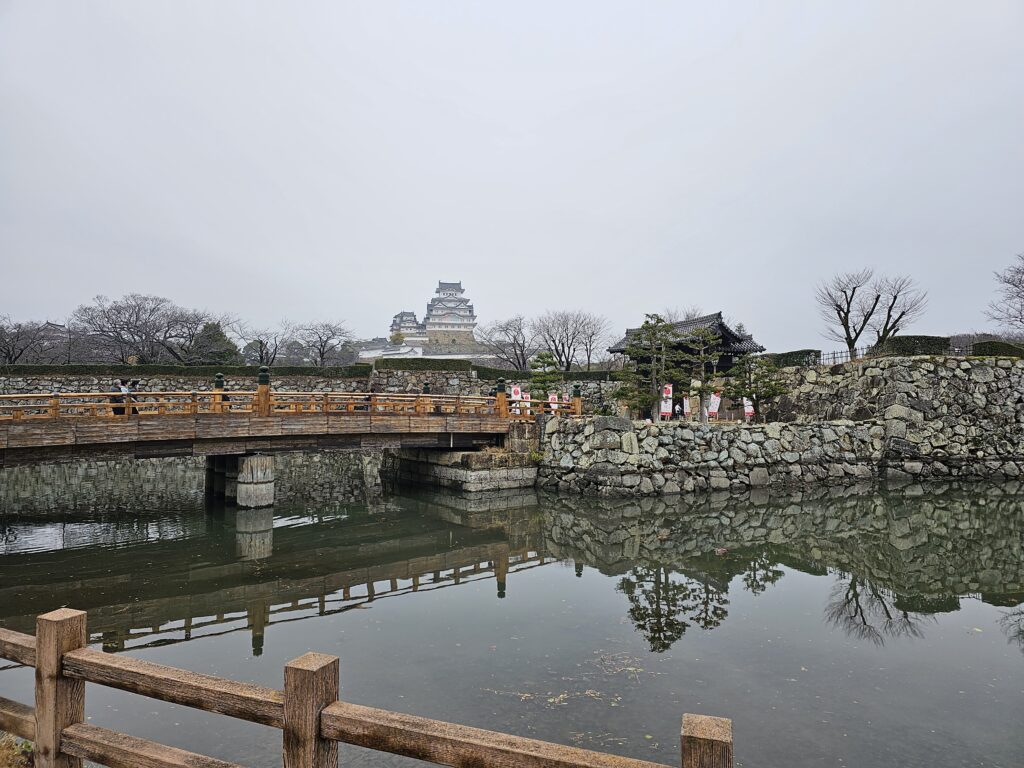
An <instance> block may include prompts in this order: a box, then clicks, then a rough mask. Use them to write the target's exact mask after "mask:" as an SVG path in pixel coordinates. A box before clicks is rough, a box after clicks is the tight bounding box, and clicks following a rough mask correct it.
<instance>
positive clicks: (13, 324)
mask: <svg viewBox="0 0 1024 768" xmlns="http://www.w3.org/2000/svg"><path fill="white" fill-rule="evenodd" d="M354 357H355V350H354V346H353V344H352V335H351V333H350V332H349V331H348V329H347V328H346V327H345V325H344V324H343V323H340V322H329V321H316V322H309V323H298V324H293V323H287V322H283V323H280V324H279V325H277V326H274V327H268V328H258V327H255V326H250V325H248V324H245V323H242V322H239V321H237V320H235V319H234V318H232V317H230V316H226V315H215V314H213V313H210V312H207V311H205V310H198V309H191V308H187V307H181V306H178V305H177V304H175V303H174V302H173V301H171V300H170V299H166V298H162V297H160V296H147V295H143V294H137V293H133V294H128V295H127V296H122V297H121V298H118V299H110V298H107V297H106V296H97V297H96V298H95V299H94V300H93V301H92V302H91V303H89V304H83V305H81V306H80V307H78V308H77V309H76V310H75V311H74V312H72V313H71V315H70V316H69V317H68V318H67V320H66V321H65V322H64V323H54V322H40V321H25V322H20V321H15V320H12V319H11V318H9V317H6V316H0V365H14V364H16V363H23V364H25V363H34V364H49V365H57V364H69V363H124V364H128V363H138V364H152V363H165V364H169V365H241V364H243V363H247V364H251V365H273V364H275V363H278V364H282V363H283V364H288V365H314V366H319V367H324V366H328V365H340V364H344V363H346V362H350V361H351V360H352V359H353V358H354Z"/></svg>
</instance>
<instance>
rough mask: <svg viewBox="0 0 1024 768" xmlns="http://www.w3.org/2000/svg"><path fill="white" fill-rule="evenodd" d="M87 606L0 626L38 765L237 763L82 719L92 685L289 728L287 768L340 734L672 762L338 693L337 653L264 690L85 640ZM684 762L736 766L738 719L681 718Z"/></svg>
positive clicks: (18, 715)
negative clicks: (24, 626) (19, 627)
mask: <svg viewBox="0 0 1024 768" xmlns="http://www.w3.org/2000/svg"><path fill="white" fill-rule="evenodd" d="M86 641H87V633H86V614H85V613H84V612H83V611H75V610H71V609H69V608H61V609H59V610H56V611H52V612H50V613H47V614H43V615H42V616H39V617H38V618H37V619H36V635H35V637H32V636H31V635H25V634H21V633H18V632H12V631H11V630H7V629H0V658H4V659H8V660H11V661H15V662H17V663H20V664H24V665H26V666H31V667H35V670H36V674H35V707H29V706H27V705H25V704H21V703H19V702H16V701H12V700H10V699H5V698H2V697H0V729H2V730H5V731H8V732H10V733H13V734H15V735H16V736H20V737H21V738H24V739H28V740H30V741H32V742H34V743H35V765H36V767H37V768H80V766H81V764H82V763H81V761H82V760H83V759H84V760H90V761H93V762H96V763H99V764H101V765H106V766H111V768H186V767H188V768H240V767H239V766H235V765H234V764H233V763H228V762H225V761H223V760H218V759H215V758H211V757H206V756H203V755H198V754H195V753H192V752H188V751H185V750H182V749H178V748H176V747H170V746H166V745H163V744H157V743H155V742H152V741H148V740H146V739H140V738H136V737H134V736H129V735H127V734H124V733H118V732H116V731H111V730H108V729H106V728H100V727H98V726H94V725H89V724H88V723H87V722H86V718H85V684H86V683H87V682H88V683H93V684H98V685H104V686H108V687H111V688H117V689H120V690H124V691H129V692H131V693H136V694H140V695H142V696H147V697H149V698H153V699H159V700H161V701H168V702H172V703H174V704H181V705H184V706H187V707H192V708H194V709H200V710H204V711H207V712H215V713H218V714H221V715H226V716H228V717H235V718H239V719H241V720H247V721H249V722H253V723H259V724H261V725H266V726H269V727H272V728H277V729H280V730H281V731H282V732H283V737H282V745H283V750H282V751H283V765H284V766H285V768H328V766H329V767H330V768H335V766H336V765H337V761H338V743H339V742H344V743H346V744H355V745H357V746H361V747H367V748H369V749H375V750H378V751H381V752H390V753H392V754H396V755H404V756H406V757H414V758H418V759H420V760H426V761H428V762H432V763H436V764H438V765H447V766H453V767H454V768H481V766H496V768H583V767H584V766H586V767H587V768H666V767H665V766H662V765H660V764H658V763H651V762H647V761H644V760H634V759H631V758H625V757H619V756H616V755H610V754H607V753H603V752H592V751H590V750H585V749H579V748H576V747H567V746H563V745H560V744H553V743H551V742H544V741H537V740H535V739H527V738H522V737H519V736H513V735H511V734H506V733H497V732H494V731H486V730H482V729H479V728H470V727H467V726H463V725H456V724H453V723H446V722H441V721H438V720H430V719H427V718H423V717H416V716H413V715H405V714H400V713H397V712H391V711H389V710H384V709H375V708H373V707H364V706H360V705H358V704H351V703H349V702H345V701H340V700H339V699H338V692H339V660H338V658H337V657H336V656H325V655H323V654H319V653H307V654H305V655H303V656H300V657H299V658H297V659H295V660H294V661H291V662H289V663H288V664H286V665H285V667H284V688H283V690H281V689H275V688H266V687H264V686H260V685H255V684H252V683H238V682H234V681H231V680H225V679H223V678H219V677H213V676H211V675H204V674H199V673H196V672H189V671H187V670H183V669H177V668H175V667H169V666H165V665H162V664H154V663H152V662H148V661H142V660H140V659H133V658H130V657H126V656H116V655H111V654H106V653H102V652H100V651H96V650H93V649H90V648H87V647H86ZM680 747H681V755H682V767H683V768H731V766H732V765H733V755H732V723H731V721H730V720H726V719H723V718H716V717H707V716H703V715H684V716H683V721H682V730H681V744H680Z"/></svg>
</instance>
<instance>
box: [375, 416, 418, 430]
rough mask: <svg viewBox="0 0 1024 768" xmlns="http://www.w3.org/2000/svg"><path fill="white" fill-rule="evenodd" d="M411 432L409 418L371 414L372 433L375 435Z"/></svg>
mask: <svg viewBox="0 0 1024 768" xmlns="http://www.w3.org/2000/svg"><path fill="white" fill-rule="evenodd" d="M409 431H410V429H409V416H403V415H401V414H397V413H371V414H370V432H372V433H373V434H394V433H405V432H409Z"/></svg>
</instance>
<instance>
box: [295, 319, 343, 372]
mask: <svg viewBox="0 0 1024 768" xmlns="http://www.w3.org/2000/svg"><path fill="white" fill-rule="evenodd" d="M295 338H296V340H297V341H298V342H299V343H300V344H302V346H303V348H304V349H305V353H306V359H308V360H309V362H310V364H311V365H315V366H316V367H317V368H326V367H327V366H328V365H330V364H331V363H336V362H341V360H342V358H343V351H344V350H345V348H346V347H347V346H348V345H349V344H350V343H351V342H352V334H351V333H350V332H349V330H348V328H347V327H346V326H345V325H344V324H343V323H340V322H330V321H319V322H313V323H307V324H305V325H302V326H299V327H298V328H296V331H295Z"/></svg>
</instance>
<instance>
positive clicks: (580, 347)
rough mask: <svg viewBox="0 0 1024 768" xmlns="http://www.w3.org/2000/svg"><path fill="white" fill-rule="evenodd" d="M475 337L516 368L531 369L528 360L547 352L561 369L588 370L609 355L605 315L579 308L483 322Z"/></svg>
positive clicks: (503, 361)
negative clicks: (535, 315) (487, 322)
mask: <svg viewBox="0 0 1024 768" xmlns="http://www.w3.org/2000/svg"><path fill="white" fill-rule="evenodd" d="M477 339H478V340H479V342H480V343H481V344H483V345H484V346H485V347H486V348H487V350H488V351H489V352H490V353H491V354H492V355H494V356H495V357H496V358H497V359H498V360H499V361H500V362H501V363H502V364H504V365H507V366H508V367H510V368H513V369H514V370H517V371H527V370H529V369H530V360H531V359H533V358H534V357H535V356H536V355H537V354H538V353H540V352H547V353H548V354H549V355H551V357H552V359H553V360H554V361H555V363H554V364H555V366H556V367H557V368H558V370H560V371H571V370H573V369H574V368H581V369H585V370H588V371H589V370H591V368H592V367H593V366H594V365H596V364H603V363H605V362H606V361H607V360H608V359H609V358H608V354H607V352H606V348H607V347H608V345H609V343H611V341H612V338H611V325H610V323H609V322H608V318H606V317H604V316H602V315H598V314H594V313H592V312H584V311H582V310H563V311H550V312H545V313H544V314H542V315H540V316H538V317H535V318H527V317H525V316H524V315H516V316H514V317H510V318H508V319H507V320H499V321H497V322H493V323H490V324H488V325H484V326H482V327H480V328H479V329H478V330H477Z"/></svg>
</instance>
